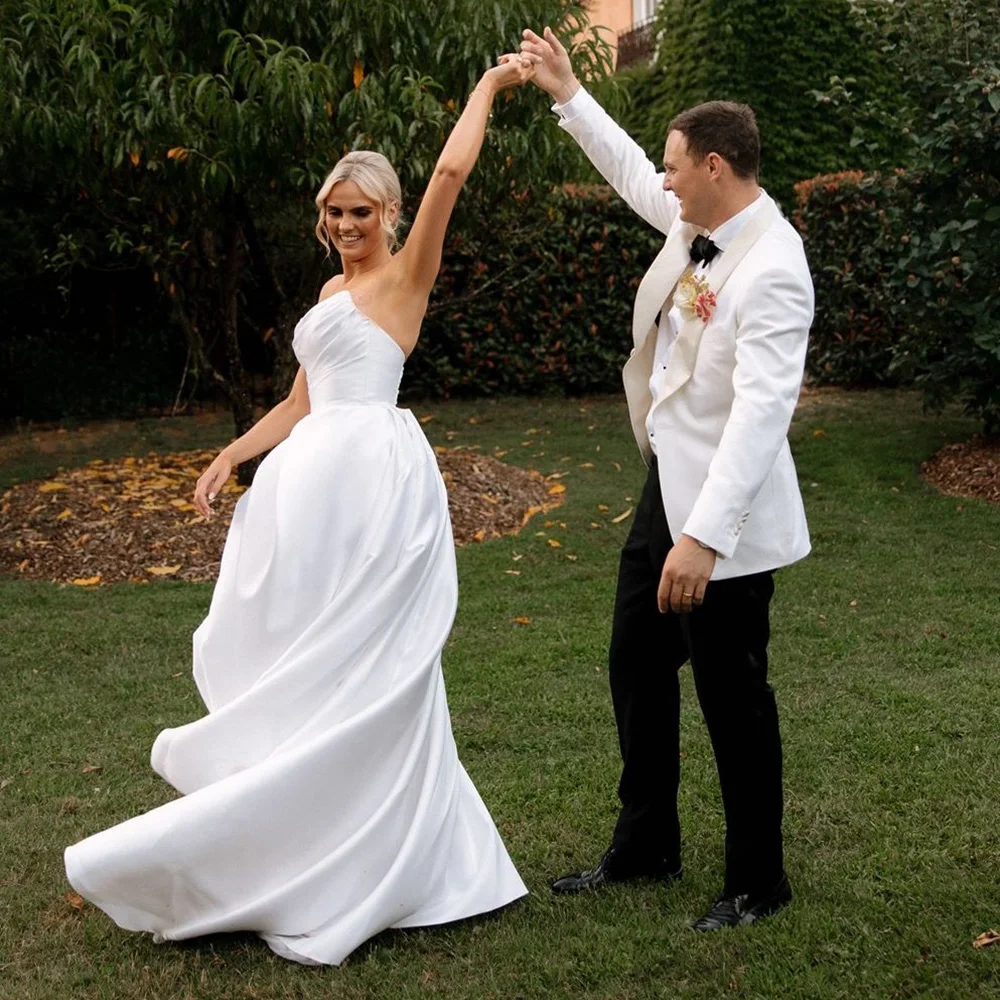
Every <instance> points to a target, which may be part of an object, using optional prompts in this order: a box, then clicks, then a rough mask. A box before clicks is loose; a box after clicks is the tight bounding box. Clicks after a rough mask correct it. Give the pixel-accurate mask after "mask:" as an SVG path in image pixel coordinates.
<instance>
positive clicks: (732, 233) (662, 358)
mask: <svg viewBox="0 0 1000 1000" xmlns="http://www.w3.org/2000/svg"><path fill="white" fill-rule="evenodd" d="M762 199H763V192H761V193H760V194H758V195H757V197H756V198H755V199H754V200H753V201H752V202H750V204H749V205H747V207H746V208H744V209H742V210H741V211H739V212H737V213H736V215H734V216H731V217H730V218H728V219H726V221H725V222H723V223H722V225H721V226H718V227H717V228H716V229H715V230H714V231H713V232H712V233H710V234H709V237H708V238H709V239H710V240H711V241H712V242H713V243H714V244H715V245H716V246H717V247H718V248H719V252H718V253H717V254H716V255H715V257H713V258H712V261H711V262H710V263H706V262H705V261H700V262H699V263H698V266H697V267H696V268H695V269H694V274H695V276H696V277H698V276H700V275H703V274H707V273H708V272H709V271H710V270H711V269H712V264H714V263H715V262H716V261H717V260H718V259H719V258H720V257H721V256H722V253H723V251H724V250H725V249H726V247H727V246H729V244H730V243H732V242H733V240H734V239H736V236H737V234H738V233H739V231H740V230H741V229H742V228H743V227H744V225H746V223H747V221H748V220H749V219H750V217H751V216H752V215H753V214H754V212H756V211H757V209H758V208H759V207H760V205H761V204H762V203H763V202H762ZM669 291H670V289H669V288H668V289H665V290H664V292H665V293H667V292H669ZM663 297H664V300H665V299H666V294H664V296H663ZM682 322H683V317H682V316H681V311H680V309H679V308H678V307H677V306H676V305H675V306H673V307H672V308H671V309H670V311H669V312H668V313H666V314H664V313H660V323H659V326H658V327H657V330H656V353H655V355H654V358H653V371H652V374H651V375H650V377H649V391H650V394H651V395H652V397H653V404H652V406H650V408H649V416H648V417H646V433H647V434H648V435H649V446H650V448H652V449H653V454H654V455H655V454H657V450H656V434H655V433H654V432H653V410H655V409H656V407H657V406H658V405H659V402H660V399H661V397H662V391H661V388H660V386H661V384H662V382H663V373H664V372H665V371H666V370H667V366H668V365H669V364H670V349H671V348H672V347H673V346H674V340H675V339H676V337H677V332H678V331H679V330H680V328H681V323H682Z"/></svg>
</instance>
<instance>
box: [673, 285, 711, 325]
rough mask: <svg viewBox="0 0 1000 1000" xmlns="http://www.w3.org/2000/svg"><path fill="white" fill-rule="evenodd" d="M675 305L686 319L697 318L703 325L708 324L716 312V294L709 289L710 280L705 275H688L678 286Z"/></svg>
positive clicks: (675, 293)
mask: <svg viewBox="0 0 1000 1000" xmlns="http://www.w3.org/2000/svg"><path fill="white" fill-rule="evenodd" d="M674 303H675V304H676V306H677V308H678V309H680V311H681V312H682V313H684V314H685V318H687V319H690V318H691V317H692V316H697V317H698V319H700V320H701V321H702V323H707V322H708V321H709V320H710V319H711V318H712V313H713V312H715V304H716V303H715V292H713V291H712V289H711V288H709V287H708V279H707V278H705V276H704V275H700V276H698V277H696V276H695V275H693V274H686V275H685V276H684V277H683V278H681V280H680V281H679V282H678V284H677V291H676V292H674Z"/></svg>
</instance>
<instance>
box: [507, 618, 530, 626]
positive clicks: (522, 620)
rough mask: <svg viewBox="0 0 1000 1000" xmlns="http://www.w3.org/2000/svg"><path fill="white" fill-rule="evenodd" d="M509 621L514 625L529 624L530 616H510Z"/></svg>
mask: <svg viewBox="0 0 1000 1000" xmlns="http://www.w3.org/2000/svg"><path fill="white" fill-rule="evenodd" d="M511 621H512V622H513V623H514V624H515V625H530V624H531V619H530V618H512V619H511Z"/></svg>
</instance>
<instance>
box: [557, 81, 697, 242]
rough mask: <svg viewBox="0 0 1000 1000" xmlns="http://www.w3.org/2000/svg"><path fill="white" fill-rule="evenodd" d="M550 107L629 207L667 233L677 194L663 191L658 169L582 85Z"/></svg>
mask: <svg viewBox="0 0 1000 1000" xmlns="http://www.w3.org/2000/svg"><path fill="white" fill-rule="evenodd" d="M552 110H553V111H555V112H556V113H557V114H558V115H559V127H560V128H563V129H565V130H566V131H567V132H569V134H570V135H571V136H573V138H574V139H576V141H577V143H578V144H579V146H580V148H581V149H582V150H583V151H584V152H585V153H586V154H587V157H588V159H589V160H590V162H591V163H593V164H594V166H595V167H597V169H598V170H599V171H600V173H601V176H603V177H604V179H605V180H606V181H607V182H608V183H609V184H610V185H611V186H612V187H613V188H614V189H615V190H616V191H617V192H618V194H620V195H621V196H622V198H624V199H625V202H626V203H627V204H628V206H629V208H631V209H632V211H633V212H635V213H636V215H639V216H641V217H642V218H643V219H645V220H646V221H647V222H648V223H649V224H650V225H651V226H655V227H656V228H657V229H659V230H660V232H661V233H664V234H666V233H668V232H669V231H670V227H671V226H672V225H673V222H674V219H675V218H676V216H677V210H678V205H677V195H675V194H674V193H673V191H665V190H664V188H663V174H662V172H658V171H657V169H656V167H655V166H654V165H653V164H652V163H651V162H650V160H649V158H648V157H647V156H646V152H645V150H644V149H643V148H642V147H641V146H640V145H639V144H638V143H637V142H636V141H635V140H634V139H633V138H632V136H630V135H629V134H628V132H626V131H625V129H623V128H622V127H621V126H620V125H619V124H618V123H617V122H616V121H615V120H614V119H613V118H612V117H611V115H609V114H608V113H607V111H605V110H604V108H602V107H601V105H600V104H598V103H597V101H596V100H595V99H594V98H593V96H592V95H591V94H589V93H588V92H587V91H586V90H585V89H584V88H583V87H580V89H579V90H578V91H577V92H576V93H575V94H574V95H573V96H572V97H571V98H570V99H569V100H568V101H567V102H566V103H565V104H554V105H553V107H552Z"/></svg>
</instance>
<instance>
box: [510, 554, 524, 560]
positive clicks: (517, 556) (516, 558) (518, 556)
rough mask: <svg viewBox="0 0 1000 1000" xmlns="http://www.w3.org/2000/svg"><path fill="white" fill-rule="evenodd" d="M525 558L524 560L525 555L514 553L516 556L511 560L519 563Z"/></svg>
mask: <svg viewBox="0 0 1000 1000" xmlns="http://www.w3.org/2000/svg"><path fill="white" fill-rule="evenodd" d="M523 558H524V556H523V555H521V554H520V553H519V552H515V553H514V554H513V555H512V556H511V559H513V560H514V562H518V561H519V560H521V559H523Z"/></svg>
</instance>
